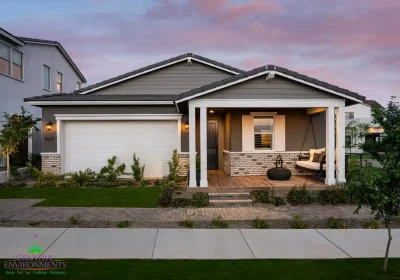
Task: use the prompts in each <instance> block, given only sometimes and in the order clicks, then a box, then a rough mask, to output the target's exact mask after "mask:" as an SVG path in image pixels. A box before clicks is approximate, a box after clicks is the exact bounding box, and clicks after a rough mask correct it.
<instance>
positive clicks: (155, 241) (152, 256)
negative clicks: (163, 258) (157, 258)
mask: <svg viewBox="0 0 400 280" xmlns="http://www.w3.org/2000/svg"><path fill="white" fill-rule="evenodd" d="M157 237H158V229H157V232H156V238H155V239H154V246H153V252H152V253H151V259H153V260H154V251H155V249H156V243H157Z"/></svg>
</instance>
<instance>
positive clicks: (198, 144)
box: [25, 53, 365, 187]
mask: <svg viewBox="0 0 400 280" xmlns="http://www.w3.org/2000/svg"><path fill="white" fill-rule="evenodd" d="M364 100H365V97H363V96H361V95H359V94H357V93H354V92H351V91H348V90H346V89H342V88H339V87H337V86H333V85H331V84H328V83H325V82H321V81H319V80H316V79H313V78H310V77H307V76H304V75H301V74H298V73H296V72H293V71H289V70H287V69H285V68H281V67H278V66H273V65H268V66H263V67H260V68H256V69H254V70H251V71H246V72H245V71H242V70H240V69H236V68H233V67H231V66H228V65H225V64H222V63H219V62H217V61H214V60H210V59H208V58H205V57H202V56H198V55H195V54H191V53H188V54H184V55H180V56H177V57H174V58H171V59H168V60H165V61H161V62H159V63H156V64H153V65H149V66H147V67H143V68H140V69H138V70H135V71H132V72H129V73H126V74H124V75H121V76H118V77H115V78H112V79H109V80H106V81H103V82H100V83H97V84H94V85H91V86H88V87H86V88H82V89H80V90H76V91H74V92H72V93H71V94H53V95H45V96H36V97H31V98H26V99H25V101H26V102H27V103H28V104H29V105H32V106H38V107H41V108H42V117H43V119H44V120H50V121H51V122H53V123H56V125H55V126H54V127H53V128H49V131H44V133H43V138H44V140H43V155H44V156H43V169H44V170H45V171H49V172H54V173H57V174H59V173H66V172H71V171H78V170H84V169H86V168H92V169H94V170H96V171H99V170H100V168H101V167H102V166H104V165H105V164H106V160H107V159H108V158H111V157H112V156H114V155H115V156H117V163H122V162H124V163H126V164H127V166H129V165H131V164H132V155H133V154H134V153H136V155H137V156H139V158H140V161H141V163H142V164H145V165H146V169H145V176H146V177H162V176H165V175H167V174H168V161H169V160H170V159H171V157H172V153H173V150H174V149H177V150H178V153H179V161H180V166H181V170H180V172H181V173H180V174H181V175H186V174H187V170H188V169H189V170H190V181H189V187H195V186H196V182H195V178H196V176H195V174H196V154H197V155H199V156H200V162H201V163H200V169H201V182H200V185H201V186H202V187H207V186H208V180H207V170H213V169H220V170H224V171H225V173H226V174H229V175H230V176H246V175H265V174H266V171H267V170H268V168H271V167H273V163H274V160H275V158H276V156H277V155H279V154H281V155H282V157H283V159H284V160H285V164H286V165H287V168H289V169H290V170H291V171H292V172H293V173H294V175H296V174H298V171H297V169H296V168H295V161H296V159H297V156H298V154H299V152H300V150H301V148H302V146H303V145H302V144H303V140H304V138H305V134H306V130H307V127H308V125H309V121H310V117H312V120H313V125H314V131H315V141H314V137H313V135H312V134H310V133H309V134H308V136H307V137H306V139H305V143H304V148H303V150H305V151H307V152H308V149H310V148H315V146H318V148H324V147H326V152H327V155H326V158H327V159H326V179H325V182H326V183H328V184H333V183H335V181H345V111H344V110H345V107H346V106H349V105H354V104H358V103H362V102H363V101H364ZM335 118H336V121H335ZM335 130H336V133H335ZM335 134H336V135H337V137H336V138H335ZM46 139H47V140H46ZM53 139H54V140H53ZM335 139H336V140H335ZM335 141H337V143H335ZM315 142H316V143H315ZM335 147H336V148H335ZM203 155H207V156H203ZM335 161H336V164H335ZM188 163H190V164H188Z"/></svg>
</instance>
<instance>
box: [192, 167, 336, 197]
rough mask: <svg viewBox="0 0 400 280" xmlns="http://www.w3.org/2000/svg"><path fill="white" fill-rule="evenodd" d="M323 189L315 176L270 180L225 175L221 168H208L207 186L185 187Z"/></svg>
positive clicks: (235, 189)
mask: <svg viewBox="0 0 400 280" xmlns="http://www.w3.org/2000/svg"><path fill="white" fill-rule="evenodd" d="M304 185H305V186H306V187H307V188H309V189H310V188H312V189H313V190H323V189H326V188H327V187H328V185H325V184H324V183H321V182H320V181H318V177H316V176H306V175H302V176H297V175H293V176H292V177H291V178H290V179H289V180H287V181H275V180H270V179H268V178H267V176H237V177H232V176H229V175H226V174H225V173H224V171H223V170H208V188H187V190H188V191H189V192H249V191H252V190H259V189H270V190H272V189H278V190H290V189H291V188H293V187H302V186H304Z"/></svg>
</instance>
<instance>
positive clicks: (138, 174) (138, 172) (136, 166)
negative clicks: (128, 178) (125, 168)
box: [131, 154, 146, 182]
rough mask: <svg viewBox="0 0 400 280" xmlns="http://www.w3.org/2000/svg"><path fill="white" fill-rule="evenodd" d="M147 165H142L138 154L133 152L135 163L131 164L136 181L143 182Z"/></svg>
mask: <svg viewBox="0 0 400 280" xmlns="http://www.w3.org/2000/svg"><path fill="white" fill-rule="evenodd" d="M145 167H146V165H143V166H141V165H140V158H138V157H136V154H133V165H131V169H132V173H133V178H134V179H135V181H136V182H141V181H142V180H143V178H144V168H145Z"/></svg>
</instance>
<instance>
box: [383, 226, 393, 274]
mask: <svg viewBox="0 0 400 280" xmlns="http://www.w3.org/2000/svg"><path fill="white" fill-rule="evenodd" d="M387 229H388V234H389V239H388V242H387V246H386V253H385V261H384V263H383V272H386V270H387V265H388V260H389V249H390V243H391V242H392V232H391V229H390V224H388V226H387Z"/></svg>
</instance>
